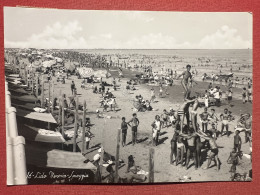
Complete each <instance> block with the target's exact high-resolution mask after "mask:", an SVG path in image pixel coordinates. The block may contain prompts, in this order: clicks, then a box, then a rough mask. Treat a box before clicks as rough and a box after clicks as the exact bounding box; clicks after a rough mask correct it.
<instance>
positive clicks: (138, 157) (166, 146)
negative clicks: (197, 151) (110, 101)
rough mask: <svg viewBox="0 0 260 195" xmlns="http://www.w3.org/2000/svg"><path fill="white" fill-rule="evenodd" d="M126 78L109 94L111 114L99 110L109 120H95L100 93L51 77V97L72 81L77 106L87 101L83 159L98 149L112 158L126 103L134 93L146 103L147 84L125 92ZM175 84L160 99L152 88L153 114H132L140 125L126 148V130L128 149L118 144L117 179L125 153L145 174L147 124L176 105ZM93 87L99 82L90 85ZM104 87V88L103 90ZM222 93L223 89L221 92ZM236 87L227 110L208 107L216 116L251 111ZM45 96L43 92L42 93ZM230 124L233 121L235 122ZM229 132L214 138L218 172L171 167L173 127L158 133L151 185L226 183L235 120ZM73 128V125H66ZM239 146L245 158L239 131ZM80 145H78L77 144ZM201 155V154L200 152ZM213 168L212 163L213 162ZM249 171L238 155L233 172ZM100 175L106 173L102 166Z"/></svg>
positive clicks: (178, 91)
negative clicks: (113, 103)
mask: <svg viewBox="0 0 260 195" xmlns="http://www.w3.org/2000/svg"><path fill="white" fill-rule="evenodd" d="M136 73H137V72H131V71H128V70H124V75H125V76H126V77H128V78H131V77H133V76H134V75H135V74H136ZM128 78H123V79H121V82H120V83H118V84H120V85H121V87H120V89H119V90H117V91H113V90H112V87H110V88H111V90H112V93H113V94H114V95H115V96H116V101H117V104H118V108H117V109H118V111H117V112H113V111H110V112H105V113H104V114H105V115H107V116H111V117H112V118H111V119H109V118H106V117H105V118H97V116H96V113H95V112H96V110H97V109H99V110H102V108H100V103H99V102H100V100H101V94H94V93H93V92H92V89H91V87H90V86H89V87H88V88H87V89H81V88H80V83H81V81H82V80H79V79H77V77H76V76H71V77H70V78H69V79H68V80H66V84H60V83H59V84H57V82H56V79H55V78H54V81H55V82H54V83H55V97H58V96H59V91H60V90H61V91H62V93H64V94H66V95H67V97H68V96H70V95H71V90H70V83H71V81H72V80H74V82H75V84H76V87H77V93H78V94H79V102H80V103H81V104H83V101H84V100H86V102H87V109H88V110H87V117H90V119H91V123H92V124H93V126H92V127H91V132H92V133H93V134H94V135H95V137H94V138H92V140H91V142H90V149H89V150H88V151H87V154H86V158H88V159H90V160H92V159H93V156H94V155H95V154H96V153H97V150H98V149H99V147H100V145H101V144H102V145H103V146H104V149H105V151H106V152H108V153H110V154H112V155H115V154H116V138H117V131H118V128H120V127H121V117H123V116H124V117H126V121H129V120H130V119H131V117H132V114H133V113H134V112H133V110H132V108H133V104H132V100H133V99H134V97H135V95H142V96H143V97H144V99H145V100H146V99H148V100H149V99H150V89H151V87H150V86H146V85H137V86H136V88H137V90H136V91H131V92H130V93H128V92H127V91H126V89H125V87H126V81H127V80H129V79H128ZM104 80H105V81H107V82H108V83H112V78H108V79H104ZM179 82H180V81H174V86H172V87H168V92H169V95H168V96H167V97H164V98H158V87H154V88H155V94H156V96H157V100H158V102H157V103H154V104H152V107H153V108H154V109H155V110H156V111H146V112H138V113H137V117H138V119H139V120H140V126H139V128H138V140H139V143H138V144H136V145H134V146H132V144H130V142H131V139H132V134H131V129H130V128H128V133H127V143H128V145H127V146H125V147H121V146H120V159H123V160H124V162H125V163H126V164H125V165H124V166H122V167H121V168H120V169H119V175H120V176H121V177H124V175H125V172H126V168H127V157H128V156H129V155H133V156H134V157H135V162H136V165H138V166H141V167H142V169H143V170H145V171H148V167H149V161H148V157H149V148H151V147H153V146H152V144H151V136H152V128H151V123H152V122H153V120H154V117H155V115H156V114H162V111H163V109H164V108H165V109H167V110H169V108H170V107H172V108H173V109H177V108H178V107H179V105H180V104H181V103H182V101H183V88H182V87H181V86H180V84H179ZM95 85H99V84H95ZM207 85H208V83H206V82H205V83H202V82H199V84H198V85H197V86H195V87H194V88H193V89H192V93H194V91H195V90H196V91H197V92H202V91H204V90H205V88H206V87H207ZM106 89H107V87H106ZM221 89H222V90H223V91H224V90H225V89H224V87H222V88H221ZM240 91H241V89H234V94H238V95H234V96H237V97H235V98H234V100H233V102H232V104H233V105H234V106H233V107H229V106H228V105H225V104H226V102H224V103H223V104H224V105H223V106H221V107H219V108H218V107H214V108H215V109H216V113H217V114H218V115H219V114H220V113H221V112H223V110H224V108H226V107H228V108H230V110H231V111H232V113H233V115H234V116H235V117H236V120H238V117H239V115H240V114H241V113H245V112H249V113H252V104H249V103H247V104H242V100H241V98H240V96H241V95H240V93H241V92H240ZM45 95H47V92H45ZM202 109H203V108H199V109H198V113H201V112H202ZM236 120H235V121H236ZM230 126H231V127H230V131H231V132H232V134H231V135H230V137H229V138H228V137H226V136H224V137H219V138H218V139H217V144H218V145H219V147H220V148H219V158H220V161H221V169H220V171H219V172H218V171H217V170H216V166H214V167H212V168H210V169H209V170H203V169H202V168H200V169H198V170H195V167H194V165H193V161H191V162H190V165H192V166H190V168H189V169H188V170H186V169H185V167H182V166H181V165H178V166H177V167H176V166H175V165H170V141H171V138H172V136H173V129H172V128H171V127H169V128H164V129H162V131H161V136H160V144H159V145H158V146H157V147H154V149H155V155H154V171H155V173H154V174H155V176H154V177H155V182H179V178H183V176H188V177H191V181H228V180H230V173H229V170H230V167H231V165H230V164H227V162H226V161H227V159H228V156H229V153H230V152H231V149H232V148H233V136H234V126H235V122H231V125H230ZM71 127H73V125H71ZM218 130H220V124H219V125H218ZM240 136H241V138H242V141H243V144H242V149H241V150H242V151H243V152H244V153H247V154H249V153H250V150H249V144H248V143H247V144H245V143H244V133H241V134H240ZM79 144H81V143H79ZM202 153H203V152H202ZM202 161H203V164H202V167H206V163H207V159H206V154H205V153H203V158H202ZM213 164H214V163H213ZM250 169H251V162H250V160H249V159H247V158H245V157H243V159H242V160H241V161H240V163H239V165H238V166H237V172H239V173H244V172H248V171H249V170H250ZM102 173H103V176H105V175H107V174H108V173H107V172H106V171H105V168H103V171H102Z"/></svg>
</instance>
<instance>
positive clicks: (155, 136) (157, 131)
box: [152, 115, 163, 146]
mask: <svg viewBox="0 0 260 195" xmlns="http://www.w3.org/2000/svg"><path fill="white" fill-rule="evenodd" d="M162 124H163V123H162V122H161V120H160V116H159V115H156V116H155V120H154V122H153V123H152V127H153V129H152V131H153V146H157V145H158V142H159V135H160V131H161V129H162Z"/></svg>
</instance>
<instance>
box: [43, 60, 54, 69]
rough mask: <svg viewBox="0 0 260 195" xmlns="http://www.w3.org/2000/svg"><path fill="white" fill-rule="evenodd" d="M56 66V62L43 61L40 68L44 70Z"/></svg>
mask: <svg viewBox="0 0 260 195" xmlns="http://www.w3.org/2000/svg"><path fill="white" fill-rule="evenodd" d="M54 64H56V60H49V61H44V62H43V63H42V66H43V67H44V68H47V67H51V66H52V65H54Z"/></svg>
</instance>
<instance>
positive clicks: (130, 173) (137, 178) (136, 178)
mask: <svg viewBox="0 0 260 195" xmlns="http://www.w3.org/2000/svg"><path fill="white" fill-rule="evenodd" d="M140 170H141V168H140V167H138V166H136V165H135V161H134V157H133V155H130V156H128V165H127V171H126V179H127V183H133V182H144V181H145V180H146V176H145V175H144V174H138V172H139V171H140Z"/></svg>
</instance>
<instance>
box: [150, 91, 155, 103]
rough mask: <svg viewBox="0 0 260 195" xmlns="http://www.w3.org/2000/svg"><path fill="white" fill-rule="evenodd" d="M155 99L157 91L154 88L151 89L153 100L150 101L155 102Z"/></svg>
mask: <svg viewBox="0 0 260 195" xmlns="http://www.w3.org/2000/svg"><path fill="white" fill-rule="evenodd" d="M154 100H155V92H154V88H152V89H151V100H150V102H154Z"/></svg>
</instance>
